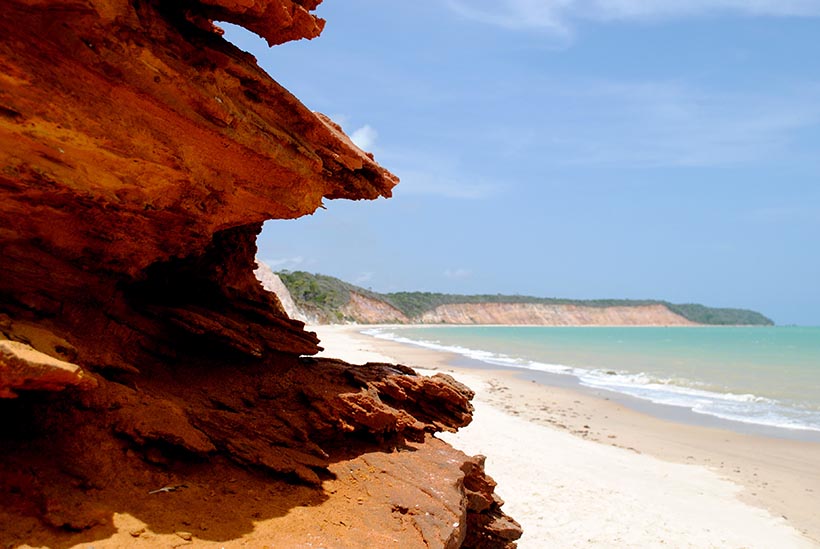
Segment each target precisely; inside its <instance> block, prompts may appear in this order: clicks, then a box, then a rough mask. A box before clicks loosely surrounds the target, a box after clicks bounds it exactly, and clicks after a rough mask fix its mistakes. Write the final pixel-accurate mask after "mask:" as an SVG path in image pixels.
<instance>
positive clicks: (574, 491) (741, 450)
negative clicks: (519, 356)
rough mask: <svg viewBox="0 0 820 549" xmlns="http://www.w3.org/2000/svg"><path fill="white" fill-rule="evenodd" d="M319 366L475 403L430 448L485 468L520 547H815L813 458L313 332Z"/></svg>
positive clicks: (815, 453)
mask: <svg viewBox="0 0 820 549" xmlns="http://www.w3.org/2000/svg"><path fill="white" fill-rule="evenodd" d="M310 329H311V330H313V331H316V332H317V334H318V335H319V337H320V339H321V340H322V346H323V347H324V348H325V351H324V352H323V355H325V356H333V357H337V358H341V359H344V360H346V361H349V362H352V363H365V362H399V363H402V364H406V365H408V366H411V367H414V368H416V369H418V370H420V371H421V372H422V373H434V372H433V370H437V371H445V372H446V373H449V374H450V375H453V376H454V377H455V378H456V379H458V380H459V381H462V382H463V383H465V384H467V385H468V386H470V387H471V388H472V389H473V390H474V391H476V397H475V399H474V401H473V403H474V405H475V415H474V421H473V423H472V424H471V425H469V426H468V427H466V428H464V429H461V430H460V431H459V432H458V433H454V434H451V433H444V434H441V435H439V436H440V437H441V438H442V439H444V440H446V441H448V442H450V443H451V444H452V445H453V446H455V447H457V448H459V449H461V450H462V451H464V452H466V453H468V454H484V455H486V456H487V464H486V470H487V472H488V474H490V475H491V476H492V477H494V478H495V479H496V481H497V482H498V483H499V486H498V489H497V492H498V493H499V495H500V496H501V497H502V498H503V499H504V500H505V501H506V505H505V508H504V509H505V511H506V512H507V513H508V514H509V515H511V516H512V517H514V518H515V519H516V520H518V521H519V522H520V523H521V525H522V526H523V528H524V536H523V537H522V538H521V540H520V543H519V547H521V548H523V549H526V548H539V549H541V548H546V547H676V548H677V547H692V548H706V547H715V548H717V547H720V548H724V547H737V548H740V547H743V548H791V547H795V548H802V547H820V542H818V538H819V537H820V479H818V476H819V475H818V474H817V465H818V464H820V444H815V443H808V442H800V441H791V440H780V439H767V438H764V437H754V436H748V435H741V434H737V433H733V432H729V431H724V430H719V429H711V428H706V427H697V426H691V425H683V424H677V423H672V422H669V421H664V420H660V419H657V418H654V417H651V416H648V415H645V414H641V413H638V412H635V411H632V410H629V409H627V408H625V407H623V406H620V405H618V404H617V403H615V402H611V401H607V400H604V399H600V398H594V397H590V396H589V395H585V394H582V393H579V392H575V391H571V390H567V389H559V388H552V387H547V386H544V385H540V384H536V383H534V382H528V381H527V380H524V379H520V378H518V377H515V376H513V375H511V373H510V372H506V371H495V370H478V369H465V368H454V367H452V366H451V365H450V364H449V360H450V359H451V358H452V356H451V355H448V354H447V353H439V352H435V351H431V350H428V349H422V348H418V347H414V346H410V345H402V344H399V343H395V342H390V341H384V340H378V339H375V338H373V337H370V336H366V335H363V334H361V333H359V330H360V329H362V328H361V327H357V326H314V327H311V328H310Z"/></svg>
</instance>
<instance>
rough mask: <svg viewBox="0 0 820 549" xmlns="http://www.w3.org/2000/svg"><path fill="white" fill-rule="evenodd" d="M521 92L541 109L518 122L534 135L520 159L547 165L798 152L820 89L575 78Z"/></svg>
mask: <svg viewBox="0 0 820 549" xmlns="http://www.w3.org/2000/svg"><path fill="white" fill-rule="evenodd" d="M526 88H527V90H528V91H527V92H526V93H528V94H535V95H537V97H538V99H539V100H540V101H541V102H542V104H543V105H546V106H547V107H546V108H545V109H543V112H540V113H537V114H535V115H534V118H533V119H532V120H526V121H523V122H521V123H522V124H523V128H524V129H527V128H532V127H533V124H532V122H533V121H535V122H536V123H537V127H538V132H539V135H537V136H536V138H534V139H528V140H527V141H521V143H520V146H521V147H523V148H524V150H523V151H522V153H523V154H529V155H530V156H532V155H536V154H537V155H539V156H540V157H542V158H544V159H545V160H548V161H549V162H550V163H552V164H553V165H555V164H585V165H588V164H621V165H628V166H638V167H643V166H717V165H731V164H737V163H750V162H757V161H764V160H770V159H773V158H782V157H783V156H786V155H789V154H796V153H798V152H799V147H800V139H799V135H800V132H801V131H803V130H806V129H809V128H816V127H818V126H820V86H817V85H816V84H812V83H803V84H801V85H790V86H784V87H783V88H782V89H781V90H780V91H779V92H778V93H771V92H769V93H767V94H765V95H760V94H756V93H755V92H754V91H734V90H733V91H726V90H710V89H703V88H701V87H699V86H697V85H693V84H688V83H684V82H675V81H672V82H664V81H611V80H588V79H582V80H575V81H571V80H564V81H561V82H558V83H556V82H549V81H544V82H540V83H535V82H534V83H532V84H531V85H530V86H527V87H526ZM520 101H521V102H525V101H533V99H532V97H531V96H522V97H521V98H520ZM550 105H556V107H555V108H550V107H549V106H550Z"/></svg>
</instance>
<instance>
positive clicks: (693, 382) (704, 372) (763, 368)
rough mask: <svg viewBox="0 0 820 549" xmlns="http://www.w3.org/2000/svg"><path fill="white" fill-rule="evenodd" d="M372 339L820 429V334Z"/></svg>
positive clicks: (456, 330) (705, 410)
mask: <svg viewBox="0 0 820 549" xmlns="http://www.w3.org/2000/svg"><path fill="white" fill-rule="evenodd" d="M365 333H368V334H370V335H374V336H376V337H381V338H385V339H392V340H397V341H404V342H408V343H415V344H417V345H422V346H425V347H429V348H433V349H438V350H446V351H450V352H455V353H458V354H461V355H463V356H465V357H468V358H471V359H475V360H480V361H482V362H485V363H488V364H491V365H495V366H506V367H516V368H524V369H530V370H537V371H542V372H549V373H552V374H561V375H568V376H573V377H574V378H576V379H577V380H578V382H579V383H580V384H581V385H584V386H587V387H592V388H598V389H607V390H611V391H615V392H619V393H624V394H627V395H631V396H633V397H636V398H639V399H644V400H648V401H651V402H654V403H658V404H666V405H671V406H679V407H685V408H688V409H690V410H692V411H694V412H697V413H700V414H707V415H711V416H715V417H719V418H723V419H728V420H733V421H741V422H745V423H749V424H757V425H765V426H770V427H780V428H786V429H800V430H807V431H820V328H804V327H754V328H741V327H737V328H735V327H695V328H661V327H658V328H655V327H652V328H636V327H635V328H633V327H495V326H492V327H490V326H475V327H473V326H469V327H467V326H430V327H426V326H425V327H412V328H409V327H408V328H405V327H400V328H389V329H387V328H377V329H373V330H367V331H365Z"/></svg>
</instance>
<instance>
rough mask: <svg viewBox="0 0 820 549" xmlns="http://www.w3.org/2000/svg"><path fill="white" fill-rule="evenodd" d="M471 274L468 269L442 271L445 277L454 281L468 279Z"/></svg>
mask: <svg viewBox="0 0 820 549" xmlns="http://www.w3.org/2000/svg"><path fill="white" fill-rule="evenodd" d="M472 274H473V273H472V271H470V270H469V269H447V270H445V271H444V276H445V277H447V278H452V279H455V280H461V279H464V278H469V277H470V275H472Z"/></svg>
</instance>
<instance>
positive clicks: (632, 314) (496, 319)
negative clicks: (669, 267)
mask: <svg viewBox="0 0 820 549" xmlns="http://www.w3.org/2000/svg"><path fill="white" fill-rule="evenodd" d="M420 320H421V322H422V323H424V324H442V323H443V324H510V325H536V326H693V325H695V323H694V322H692V321H690V320H687V319H685V318H683V317H682V316H680V315H677V314H675V313H673V312H672V311H670V310H669V309H667V308H666V307H664V306H663V305H636V306H630V307H624V306H620V307H585V306H583V305H546V304H542V303H453V304H450V305H440V306H438V307H436V308H435V309H433V310H432V311H430V312H427V313H424V314H423V315H422V316H421V319H420Z"/></svg>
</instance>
